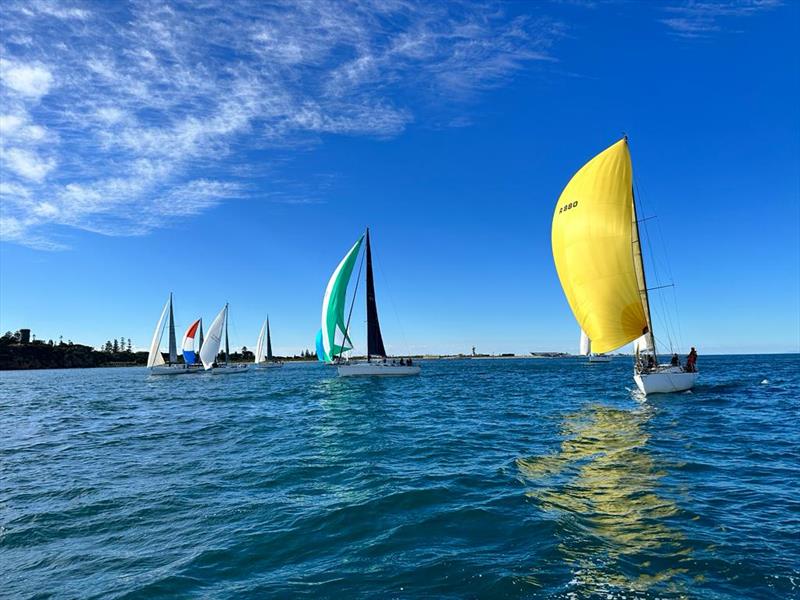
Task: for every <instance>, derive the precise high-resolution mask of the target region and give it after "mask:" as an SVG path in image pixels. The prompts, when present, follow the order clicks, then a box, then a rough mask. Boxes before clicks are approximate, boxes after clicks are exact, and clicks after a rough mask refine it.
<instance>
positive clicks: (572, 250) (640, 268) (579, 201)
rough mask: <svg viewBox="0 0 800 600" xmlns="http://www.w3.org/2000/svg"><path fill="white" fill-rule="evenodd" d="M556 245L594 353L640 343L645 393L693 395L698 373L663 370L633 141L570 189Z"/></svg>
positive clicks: (594, 164)
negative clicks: (643, 240) (649, 291)
mask: <svg viewBox="0 0 800 600" xmlns="http://www.w3.org/2000/svg"><path fill="white" fill-rule="evenodd" d="M552 245H553V260H554V261H555V265H556V270H557V271H558V277H559V279H560V280H561V287H562V288H563V289H564V294H565V295H566V297H567V302H568V303H569V306H570V308H571V309H572V314H573V315H575V319H576V320H577V321H578V324H579V325H580V327H581V329H582V330H583V331H584V332H585V333H586V336H587V337H588V338H589V339H591V340H592V351H593V352H597V353H605V352H612V351H613V350H616V349H617V348H619V347H621V346H624V345H625V344H629V343H630V342H634V350H635V353H636V366H635V368H634V380H635V381H636V385H637V386H638V387H639V389H640V390H641V391H642V393H644V394H652V393H657V392H678V391H683V390H688V389H690V388H691V387H692V386H693V385H694V383H695V380H696V379H697V373H696V372H693V373H689V372H686V371H684V369H683V368H681V367H679V366H678V367H672V366H670V365H658V364H657V363H658V359H657V354H656V349H655V337H654V335H653V325H652V321H651V318H650V301H649V298H648V294H647V282H646V278H645V270H644V264H643V261H642V248H641V244H640V240H639V224H638V220H637V217H636V205H635V202H634V197H633V166H632V164H631V155H630V150H629V148H628V139H627V138H623V139H621V140H620V141H618V142H617V143H616V144H614V145H612V146H610V147H609V148H607V149H606V150H604V151H603V152H601V153H600V154H598V155H597V156H595V157H594V158H593V159H591V160H590V161H589V162H588V163H586V164H585V165H584V166H583V167H582V168H581V169H580V170H579V171H578V172H577V173H576V174H575V175H574V176H573V177H572V179H571V180H570V181H569V183H567V186H566V187H565V188H564V191H563V192H561V196H560V197H559V199H558V202H557V203H556V207H555V211H554V213H553V226H552Z"/></svg>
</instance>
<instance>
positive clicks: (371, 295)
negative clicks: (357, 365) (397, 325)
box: [366, 227, 386, 360]
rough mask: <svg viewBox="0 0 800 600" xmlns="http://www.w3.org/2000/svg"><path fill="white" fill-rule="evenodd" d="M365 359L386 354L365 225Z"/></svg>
mask: <svg viewBox="0 0 800 600" xmlns="http://www.w3.org/2000/svg"><path fill="white" fill-rule="evenodd" d="M366 237H367V240H366V242H367V360H370V358H371V357H372V356H386V349H385V348H384V347H383V336H381V324H380V322H379V321H378V303H377V302H376V300H375V281H374V278H373V276H372V247H371V246H370V243H369V227H367V234H366Z"/></svg>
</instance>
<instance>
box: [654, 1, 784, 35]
mask: <svg viewBox="0 0 800 600" xmlns="http://www.w3.org/2000/svg"><path fill="white" fill-rule="evenodd" d="M781 4H782V0H699V1H695V0H691V1H689V2H684V3H683V4H678V5H670V6H666V7H665V9H664V10H665V11H666V12H667V13H670V15H671V16H669V17H667V18H664V19H661V22H662V23H663V24H664V25H666V26H667V27H668V28H669V29H670V30H671V31H672V32H673V33H674V34H675V35H678V36H681V37H686V38H697V37H705V36H708V35H710V34H713V33H716V32H719V31H722V30H723V28H724V27H725V22H726V20H728V19H730V18H736V17H748V16H752V15H754V14H756V13H759V12H763V11H766V10H770V9H773V8H776V7H778V6H780V5H781Z"/></svg>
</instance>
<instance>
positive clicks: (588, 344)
mask: <svg viewBox="0 0 800 600" xmlns="http://www.w3.org/2000/svg"><path fill="white" fill-rule="evenodd" d="M580 353H581V356H588V357H589V362H590V363H592V364H595V363H607V362H611V357H610V356H609V355H608V354H595V353H594V352H592V340H590V339H589V336H588V335H586V332H585V331H584V330H583V329H581V345H580Z"/></svg>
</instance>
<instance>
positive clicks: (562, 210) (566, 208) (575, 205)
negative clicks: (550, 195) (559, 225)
mask: <svg viewBox="0 0 800 600" xmlns="http://www.w3.org/2000/svg"><path fill="white" fill-rule="evenodd" d="M577 206H578V201H577V200H575V201H574V202H570V203H569V204H565V205H564V206H562V207H561V208H559V209H558V212H560V213H562V212H564V211H566V210H569V209H570V208H576V207H577Z"/></svg>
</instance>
